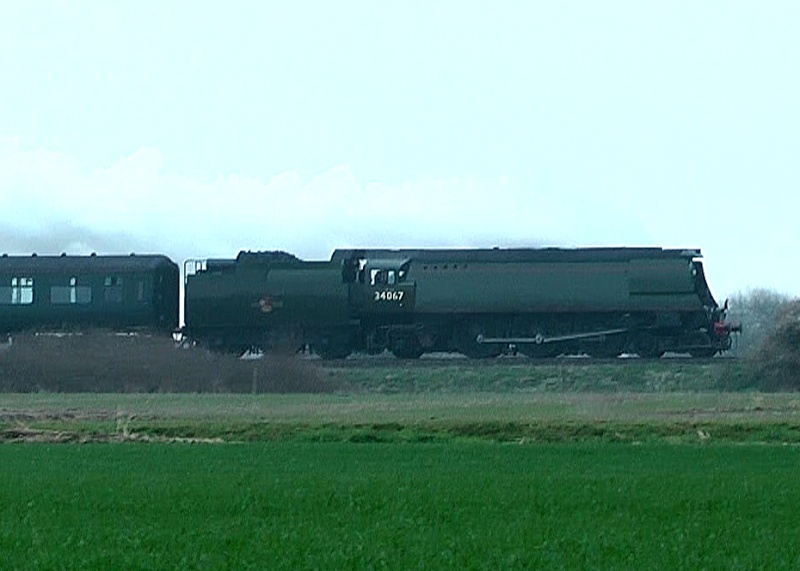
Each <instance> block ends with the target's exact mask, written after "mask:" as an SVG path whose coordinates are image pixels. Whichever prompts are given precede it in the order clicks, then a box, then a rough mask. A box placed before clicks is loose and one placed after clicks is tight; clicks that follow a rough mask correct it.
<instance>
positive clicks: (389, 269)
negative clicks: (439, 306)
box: [347, 258, 416, 314]
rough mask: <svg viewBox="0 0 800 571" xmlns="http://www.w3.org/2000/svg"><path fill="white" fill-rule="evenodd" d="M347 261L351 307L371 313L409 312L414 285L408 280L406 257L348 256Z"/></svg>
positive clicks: (412, 303) (413, 294) (412, 299)
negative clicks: (350, 257)
mask: <svg viewBox="0 0 800 571" xmlns="http://www.w3.org/2000/svg"><path fill="white" fill-rule="evenodd" d="M347 263H349V264H350V266H351V271H350V275H351V276H352V281H351V284H350V302H351V305H352V306H353V307H356V308H358V309H359V310H360V311H362V312H369V313H371V314H374V313H406V312H411V311H413V309H414V297H415V290H416V284H415V282H414V281H412V280H409V279H408V269H409V266H410V264H411V260H410V259H406V258H403V259H391V258H390V259H369V258H352V259H351V260H350V261H349V262H347ZM353 270H355V271H353Z"/></svg>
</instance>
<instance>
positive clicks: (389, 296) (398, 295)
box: [373, 289, 406, 301]
mask: <svg viewBox="0 0 800 571" xmlns="http://www.w3.org/2000/svg"><path fill="white" fill-rule="evenodd" d="M373 293H374V295H375V297H374V299H373V301H403V296H404V294H405V293H406V292H404V291H401V290H397V289H385V290H383V291H376V292H373Z"/></svg>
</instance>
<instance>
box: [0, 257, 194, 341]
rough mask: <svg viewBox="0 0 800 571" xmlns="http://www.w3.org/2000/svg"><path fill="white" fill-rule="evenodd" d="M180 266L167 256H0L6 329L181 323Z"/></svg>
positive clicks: (1, 323) (1, 325)
mask: <svg viewBox="0 0 800 571" xmlns="http://www.w3.org/2000/svg"><path fill="white" fill-rule="evenodd" d="M179 284H180V269H179V268H178V266H177V265H176V264H175V263H173V262H172V261H171V260H170V259H169V258H167V257H166V256H162V255H133V254H132V255H130V256H97V255H90V256H67V255H61V256H37V255H35V254H34V255H32V256H8V255H3V256H0V332H3V333H13V332H17V331H24V330H56V331H58V330H70V331H72V330H75V329H83V328H94V327H97V328H107V329H113V330H136V329H153V330H159V331H164V332H172V331H174V329H175V327H176V326H177V323H178V310H179V304H180V301H179V294H178V292H179Z"/></svg>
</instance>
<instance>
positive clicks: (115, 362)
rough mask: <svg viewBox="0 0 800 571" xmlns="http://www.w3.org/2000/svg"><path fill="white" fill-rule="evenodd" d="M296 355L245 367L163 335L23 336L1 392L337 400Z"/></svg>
mask: <svg viewBox="0 0 800 571" xmlns="http://www.w3.org/2000/svg"><path fill="white" fill-rule="evenodd" d="M333 389H334V387H333V386H332V385H331V384H330V383H329V382H326V381H325V380H324V379H323V377H322V375H321V374H320V373H319V370H318V368H317V367H316V366H314V365H313V364H312V363H309V362H308V361H305V360H302V359H299V358H297V357H295V356H294V355H272V356H269V357H266V358H263V359H260V360H252V361H245V360H242V359H238V358H236V357H235V356H232V355H219V354H213V353H210V352H208V351H206V350H204V349H200V348H196V347H192V348H177V347H176V346H175V344H174V342H173V341H172V339H170V338H168V337H164V336H157V335H143V334H139V335H117V334H113V333H108V332H104V331H91V332H84V333H76V334H69V335H36V334H23V335H18V336H15V337H14V338H13V340H12V342H11V343H6V344H4V345H3V346H2V349H0V392H120V393H132V392H136V393H139V392H164V393H167V392H172V393H178V392H235V393H249V392H260V393H261V392H279V393H290V392H303V393H317V392H330V391H332V390H333Z"/></svg>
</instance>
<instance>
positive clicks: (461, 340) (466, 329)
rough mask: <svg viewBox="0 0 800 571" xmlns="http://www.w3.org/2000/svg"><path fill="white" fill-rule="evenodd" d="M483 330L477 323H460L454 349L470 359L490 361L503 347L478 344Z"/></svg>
mask: <svg viewBox="0 0 800 571" xmlns="http://www.w3.org/2000/svg"><path fill="white" fill-rule="evenodd" d="M481 335H484V328H483V327H482V326H481V325H480V324H479V323H477V322H474V323H469V322H466V323H465V322H462V323H461V324H459V325H458V329H457V330H456V335H455V337H456V349H457V350H458V352H459V353H461V354H462V355H465V356H467V357H469V358H470V359H491V358H493V357H497V356H499V355H500V354H501V353H502V352H503V347H502V346H501V345H499V344H493V343H478V337H479V336H481Z"/></svg>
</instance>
